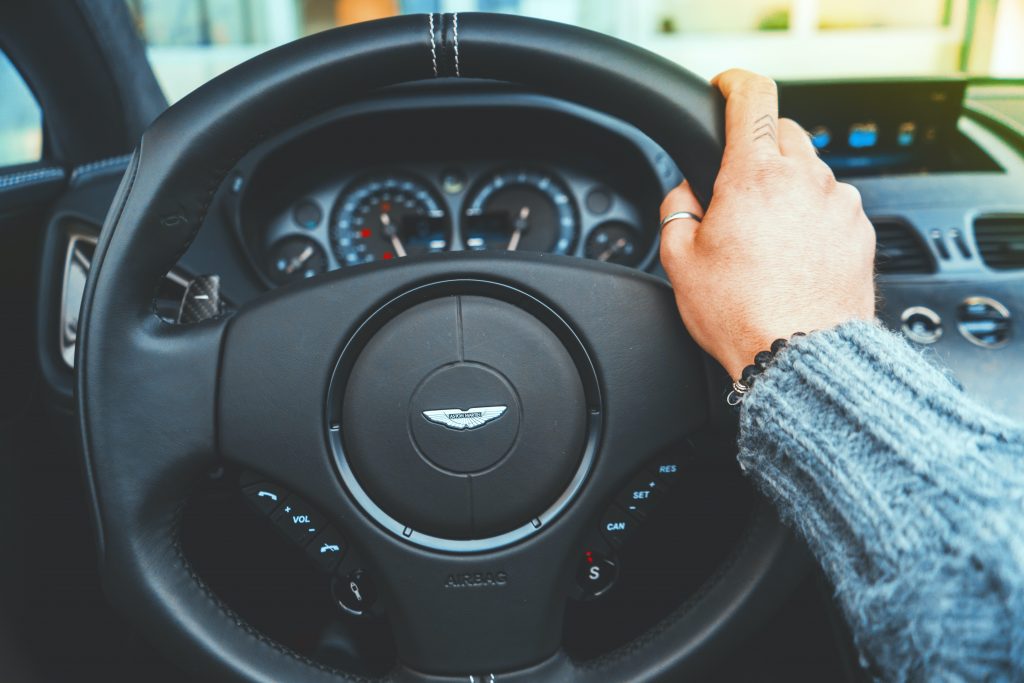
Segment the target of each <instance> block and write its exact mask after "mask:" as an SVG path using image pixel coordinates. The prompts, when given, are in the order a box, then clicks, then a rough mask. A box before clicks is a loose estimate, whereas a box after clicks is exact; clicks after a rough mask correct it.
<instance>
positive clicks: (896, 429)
mask: <svg viewBox="0 0 1024 683" xmlns="http://www.w3.org/2000/svg"><path fill="white" fill-rule="evenodd" d="M1021 379H1022V378H1013V377H1004V378H1001V380H999V381H1002V382H1004V383H1005V385H1006V390H1007V391H1014V392H1022V396H1024V389H1022V388H1021V386H1020V380H1021ZM739 459H740V465H741V466H742V467H743V469H744V470H745V471H746V472H747V473H748V474H749V475H750V476H751V477H752V478H753V479H754V480H755V481H756V483H757V485H758V486H759V487H760V489H761V490H762V491H764V492H765V493H766V494H767V495H768V496H769V497H770V498H772V499H773V500H774V501H775V502H776V504H777V505H778V507H779V509H780V510H781V512H782V515H783V518H784V519H786V520H787V521H789V522H790V523H791V524H792V525H793V526H795V527H796V528H797V529H798V530H799V531H800V533H801V534H802V535H803V536H804V537H805V538H806V540H807V542H808V544H809V546H810V548H811V551H812V552H813V553H814V555H815V556H816V557H817V559H818V561H819V562H820V563H821V566H822V567H823V568H824V571H825V574H826V575H827V576H828V578H829V579H830V580H831V582H832V585H833V586H834V587H835V591H836V597H837V600H838V602H839V604H840V606H841V607H842V610H843V612H844V614H845V616H846V619H847V621H848V622H849V624H850V626H851V628H852V630H853V633H854V637H855V639H856V641H857V645H858V647H859V649H860V652H861V654H862V658H863V660H864V662H865V664H866V665H867V666H868V667H869V669H870V670H871V671H873V672H874V673H875V675H876V676H878V677H879V678H882V679H883V680H887V681H907V680H913V681H918V680H921V681H924V680H927V681H936V680H938V681H1024V427H1022V426H1021V425H1018V424H1014V423H1013V422H1011V421H1009V420H1007V419H1005V418H1003V417H1000V416H998V415H995V414H993V413H992V412H990V411H989V410H987V409H986V408H985V407H984V406H983V405H980V404H979V403H977V402H976V401H974V400H972V399H970V398H968V397H967V396H965V395H964V394H963V393H962V392H961V391H960V389H959V388H958V387H957V386H956V385H955V384H954V382H953V381H951V380H950V379H949V377H948V376H947V375H946V374H945V373H944V372H942V371H940V370H939V369H937V368H936V367H935V366H934V365H933V364H931V363H930V362H929V361H927V360H926V359H924V358H923V357H922V355H921V353H920V352H919V351H916V350H915V349H913V348H911V347H910V345H909V344H907V343H906V342H905V341H904V340H903V339H902V338H901V337H899V336H897V335H895V334H893V333H891V332H887V331H885V330H883V329H881V328H880V327H878V326H876V325H873V324H869V323H866V322H855V323H847V324H845V325H842V326H840V327H838V328H835V329H832V330H828V331H824V332H816V333H814V334H811V335H809V336H807V337H803V338H797V339H796V340H795V341H794V342H793V343H792V344H790V346H789V347H788V348H787V349H786V350H785V351H783V352H782V353H780V354H779V356H778V357H777V358H776V360H775V362H774V363H773V364H772V365H771V366H770V367H769V368H768V370H766V371H765V372H764V374H763V375H762V376H761V377H760V378H759V379H758V381H757V383H756V384H755V386H754V389H753V391H751V393H750V394H749V395H748V396H747V398H746V400H745V401H744V402H743V409H742V413H741V423H740V454H739Z"/></svg>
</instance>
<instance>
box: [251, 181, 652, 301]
mask: <svg viewBox="0 0 1024 683" xmlns="http://www.w3.org/2000/svg"><path fill="white" fill-rule="evenodd" d="M300 195H301V196H297V197H296V198H295V199H294V201H293V202H292V203H291V204H290V205H289V206H288V207H287V209H285V210H283V211H280V212H278V214H277V215H275V216H273V217H272V218H271V220H270V221H269V222H268V223H267V226H266V229H265V230H263V231H261V233H262V234H261V236H260V238H259V239H260V240H261V241H262V244H260V245H253V246H255V247H257V248H255V249H253V250H252V253H253V254H254V255H257V260H262V263H259V264H257V265H258V266H260V269H261V271H262V273H263V274H264V275H265V277H266V278H267V280H268V281H269V282H270V283H271V284H273V285H284V284H288V283H290V282H293V281H298V280H303V279H307V278H310V277H315V276H316V275H318V274H320V273H323V272H325V271H328V270H335V269H338V268H351V267H357V266H360V265H363V264H367V263H374V262H377V261H390V260H395V259H400V258H404V257H408V256H419V255H423V254H430V253H438V252H444V251H463V250H470V251H480V250H495V249H498V250H507V251H530V252H545V253H552V254H565V255H573V256H578V257H583V258H591V259H595V260H598V261H604V262H608V263H616V264H620V265H625V266H631V267H645V266H646V265H647V264H649V263H650V261H651V260H652V259H653V257H654V253H653V252H654V246H655V239H654V238H655V231H654V230H652V229H651V228H650V226H644V225H643V221H642V219H641V216H642V215H643V214H642V213H641V210H640V209H639V207H637V206H636V205H635V204H634V202H632V201H631V200H630V199H629V198H628V197H626V196H625V195H624V194H623V193H620V192H617V191H616V190H615V189H614V188H611V187H609V186H608V185H607V184H605V183H602V182H601V181H600V180H598V179H597V178H596V177H595V176H593V175H591V174H590V173H588V172H586V171H581V170H577V169H572V168H568V167H559V168H557V169H556V168H551V167H548V166H545V165H541V164H528V163H527V164H523V163H513V164H508V163H501V162H494V163H487V162H486V161H478V162H470V163H465V164H416V163H411V164H408V165H389V166H386V167H381V168H376V169H373V170H370V171H368V172H362V173H353V174H350V175H346V176H344V177H336V178H333V179H332V180H330V181H327V182H324V183H322V184H320V185H318V186H316V187H313V188H311V189H310V190H309V191H307V192H302V193H300ZM259 255H262V259H260V258H259Z"/></svg>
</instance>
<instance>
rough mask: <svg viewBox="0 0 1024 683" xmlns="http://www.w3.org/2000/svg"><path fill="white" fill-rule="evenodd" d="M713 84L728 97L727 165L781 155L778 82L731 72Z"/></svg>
mask: <svg viewBox="0 0 1024 683" xmlns="http://www.w3.org/2000/svg"><path fill="white" fill-rule="evenodd" d="M711 83H712V84H713V85H715V86H717V87H718V89H719V90H721V91H722V95H724V96H725V154H724V162H725V163H732V162H734V161H736V162H742V161H743V160H745V159H750V158H759V157H764V156H774V155H778V154H779V138H778V128H779V93H778V89H777V88H776V86H775V81H773V80H772V79H770V78H767V77H765V76H760V75H758V74H755V73H751V72H749V71H743V70H742V69H730V70H728V71H725V72H723V73H720V74H719V75H717V76H715V77H714V78H713V79H712V81H711Z"/></svg>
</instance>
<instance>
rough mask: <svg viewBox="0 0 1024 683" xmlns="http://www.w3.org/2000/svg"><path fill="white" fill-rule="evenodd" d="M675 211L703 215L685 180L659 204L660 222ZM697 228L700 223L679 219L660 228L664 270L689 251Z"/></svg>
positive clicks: (702, 210) (690, 219)
mask: <svg viewBox="0 0 1024 683" xmlns="http://www.w3.org/2000/svg"><path fill="white" fill-rule="evenodd" d="M677 211H687V212H689V213H692V214H694V215H696V216H701V217H702V216H703V215H704V209H702V208H701V205H700V202H699V201H698V200H697V195H695V194H694V193H693V190H691V189H690V183H688V182H687V181H685V180H684V181H683V182H682V183H680V184H679V185H677V186H676V187H674V188H673V189H672V191H671V192H669V193H668V194H667V195H666V196H665V201H663V202H662V203H661V220H665V217H666V216H669V215H671V214H673V213H676V212H677ZM698 226H700V223H699V222H698V221H695V220H693V219H692V218H679V219H677V220H673V221H669V222H668V223H666V224H665V227H664V228H662V230H661V262H662V265H664V266H665V268H666V270H667V269H668V268H669V264H670V263H675V262H677V261H678V260H679V259H680V258H681V257H683V255H684V254H685V253H686V252H688V251H689V248H690V245H691V244H692V243H693V236H694V234H695V233H696V232H697V228H698Z"/></svg>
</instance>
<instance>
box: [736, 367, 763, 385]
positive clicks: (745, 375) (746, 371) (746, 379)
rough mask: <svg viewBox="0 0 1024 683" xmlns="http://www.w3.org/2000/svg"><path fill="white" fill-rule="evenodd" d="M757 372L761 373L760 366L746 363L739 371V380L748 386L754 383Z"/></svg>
mask: <svg viewBox="0 0 1024 683" xmlns="http://www.w3.org/2000/svg"><path fill="white" fill-rule="evenodd" d="M759 374H761V368H759V367H757V366H756V365H748V366H747V367H745V368H743V372H741V373H740V381H741V382H743V383H744V384H746V385H747V386H748V387H749V386H750V385H751V384H753V383H754V378H755V377H757V376H758V375H759Z"/></svg>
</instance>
